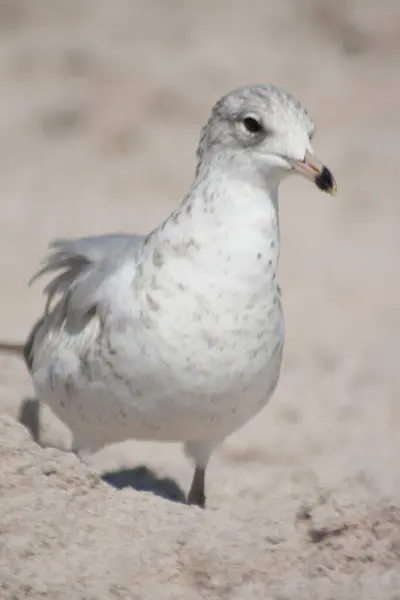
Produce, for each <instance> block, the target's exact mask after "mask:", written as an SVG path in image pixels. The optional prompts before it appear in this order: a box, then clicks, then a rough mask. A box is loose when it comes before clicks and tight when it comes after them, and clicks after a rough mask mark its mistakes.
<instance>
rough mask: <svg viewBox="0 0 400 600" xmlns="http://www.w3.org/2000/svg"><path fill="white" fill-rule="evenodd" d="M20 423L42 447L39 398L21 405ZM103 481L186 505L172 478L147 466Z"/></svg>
mask: <svg viewBox="0 0 400 600" xmlns="http://www.w3.org/2000/svg"><path fill="white" fill-rule="evenodd" d="M18 421H19V422H20V423H21V425H24V427H26V428H27V430H28V431H29V433H30V435H31V436H32V439H33V440H34V441H35V442H36V443H38V444H39V445H41V443H40V402H39V400H37V398H25V400H24V401H23V402H22V403H21V408H20V411H19V415H18ZM101 479H102V480H103V481H105V482H106V483H107V484H108V485H111V486H112V487H114V488H116V489H117V490H122V489H124V488H127V487H130V488H132V489H134V490H136V491H138V492H151V493H152V494H154V495H155V496H159V497H160V498H164V499H165V500H170V501H172V502H178V503H181V504H186V496H185V494H184V492H183V490H182V488H181V487H180V486H179V485H178V484H177V483H176V481H174V480H173V479H171V478H170V477H159V476H158V475H157V474H156V473H155V472H154V471H152V470H151V469H149V468H148V467H146V466H145V465H138V466H137V467H133V468H125V469H119V470H116V471H107V472H105V473H103V474H102V475H101Z"/></svg>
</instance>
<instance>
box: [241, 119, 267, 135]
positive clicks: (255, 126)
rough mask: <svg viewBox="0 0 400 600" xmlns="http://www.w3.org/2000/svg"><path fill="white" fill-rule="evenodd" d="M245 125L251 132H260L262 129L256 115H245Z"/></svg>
mask: <svg viewBox="0 0 400 600" xmlns="http://www.w3.org/2000/svg"><path fill="white" fill-rule="evenodd" d="M243 125H244V126H245V127H246V129H247V131H249V132H250V133H259V132H260V131H262V125H261V123H260V121H258V120H257V119H256V118H255V117H245V118H244V119H243Z"/></svg>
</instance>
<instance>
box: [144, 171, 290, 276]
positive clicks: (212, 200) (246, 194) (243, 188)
mask: <svg viewBox="0 0 400 600" xmlns="http://www.w3.org/2000/svg"><path fill="white" fill-rule="evenodd" d="M153 234H154V235H155V238H156V239H154V238H153V241H154V242H155V243H156V244H157V246H158V247H159V248H161V249H162V252H163V255H164V257H165V258H167V257H168V261H171V264H172V263H175V261H176V260H178V261H180V264H181V265H183V264H184V263H183V262H182V261H186V262H187V264H191V265H195V267H196V269H197V270H198V271H201V272H202V273H203V275H204V278H207V277H208V276H209V277H210V278H211V279H213V278H215V277H217V278H224V277H225V276H228V277H233V278H234V279H238V280H239V279H241V280H247V281H248V282H249V283H250V284H251V285H257V286H258V285H264V284H265V280H266V279H267V280H268V281H271V280H275V272H276V269H277V266H278V260H279V219H278V190H277V188H276V189H274V190H268V189H266V188H265V186H263V185H262V179H261V178H260V177H258V176H257V174H256V175H255V176H253V175H252V174H251V172H250V171H246V170H244V171H242V172H240V170H237V169H235V170H230V169H227V168H226V165H224V166H221V168H219V166H218V165H217V166H215V167H214V168H212V169H208V170H207V169H205V170H203V169H201V170H200V171H199V173H198V175H197V178H196V180H195V181H194V183H193V185H192V187H191V189H190V191H189V193H188V194H187V196H186V197H185V198H184V199H183V201H182V203H181V204H180V206H179V207H178V209H177V210H176V211H175V212H174V213H173V214H172V215H171V216H170V217H169V218H168V219H167V220H166V221H165V222H164V224H163V225H162V226H161V227H160V228H157V230H155V231H154V232H153ZM152 237H153V236H152ZM185 264H186V263H185Z"/></svg>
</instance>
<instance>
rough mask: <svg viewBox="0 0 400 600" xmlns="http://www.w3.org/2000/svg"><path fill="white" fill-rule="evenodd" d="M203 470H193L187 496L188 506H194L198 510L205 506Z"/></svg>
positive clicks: (199, 468)
mask: <svg viewBox="0 0 400 600" xmlns="http://www.w3.org/2000/svg"><path fill="white" fill-rule="evenodd" d="M205 473H206V471H205V469H203V468H201V467H197V466H196V468H195V470H194V474H193V479H192V485H191V486H190V491H189V495H188V500H187V501H188V504H194V505H195V506H199V507H200V508H204V507H205V505H206V496H205V491H204V488H205Z"/></svg>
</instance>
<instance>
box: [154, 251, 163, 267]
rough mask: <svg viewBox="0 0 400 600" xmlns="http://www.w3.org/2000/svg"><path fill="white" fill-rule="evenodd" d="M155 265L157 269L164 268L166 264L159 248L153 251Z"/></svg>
mask: <svg viewBox="0 0 400 600" xmlns="http://www.w3.org/2000/svg"><path fill="white" fill-rule="evenodd" d="M153 264H154V266H155V267H162V265H163V264H164V258H163V255H162V254H161V252H160V251H159V250H158V249H157V248H155V249H154V250H153Z"/></svg>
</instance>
